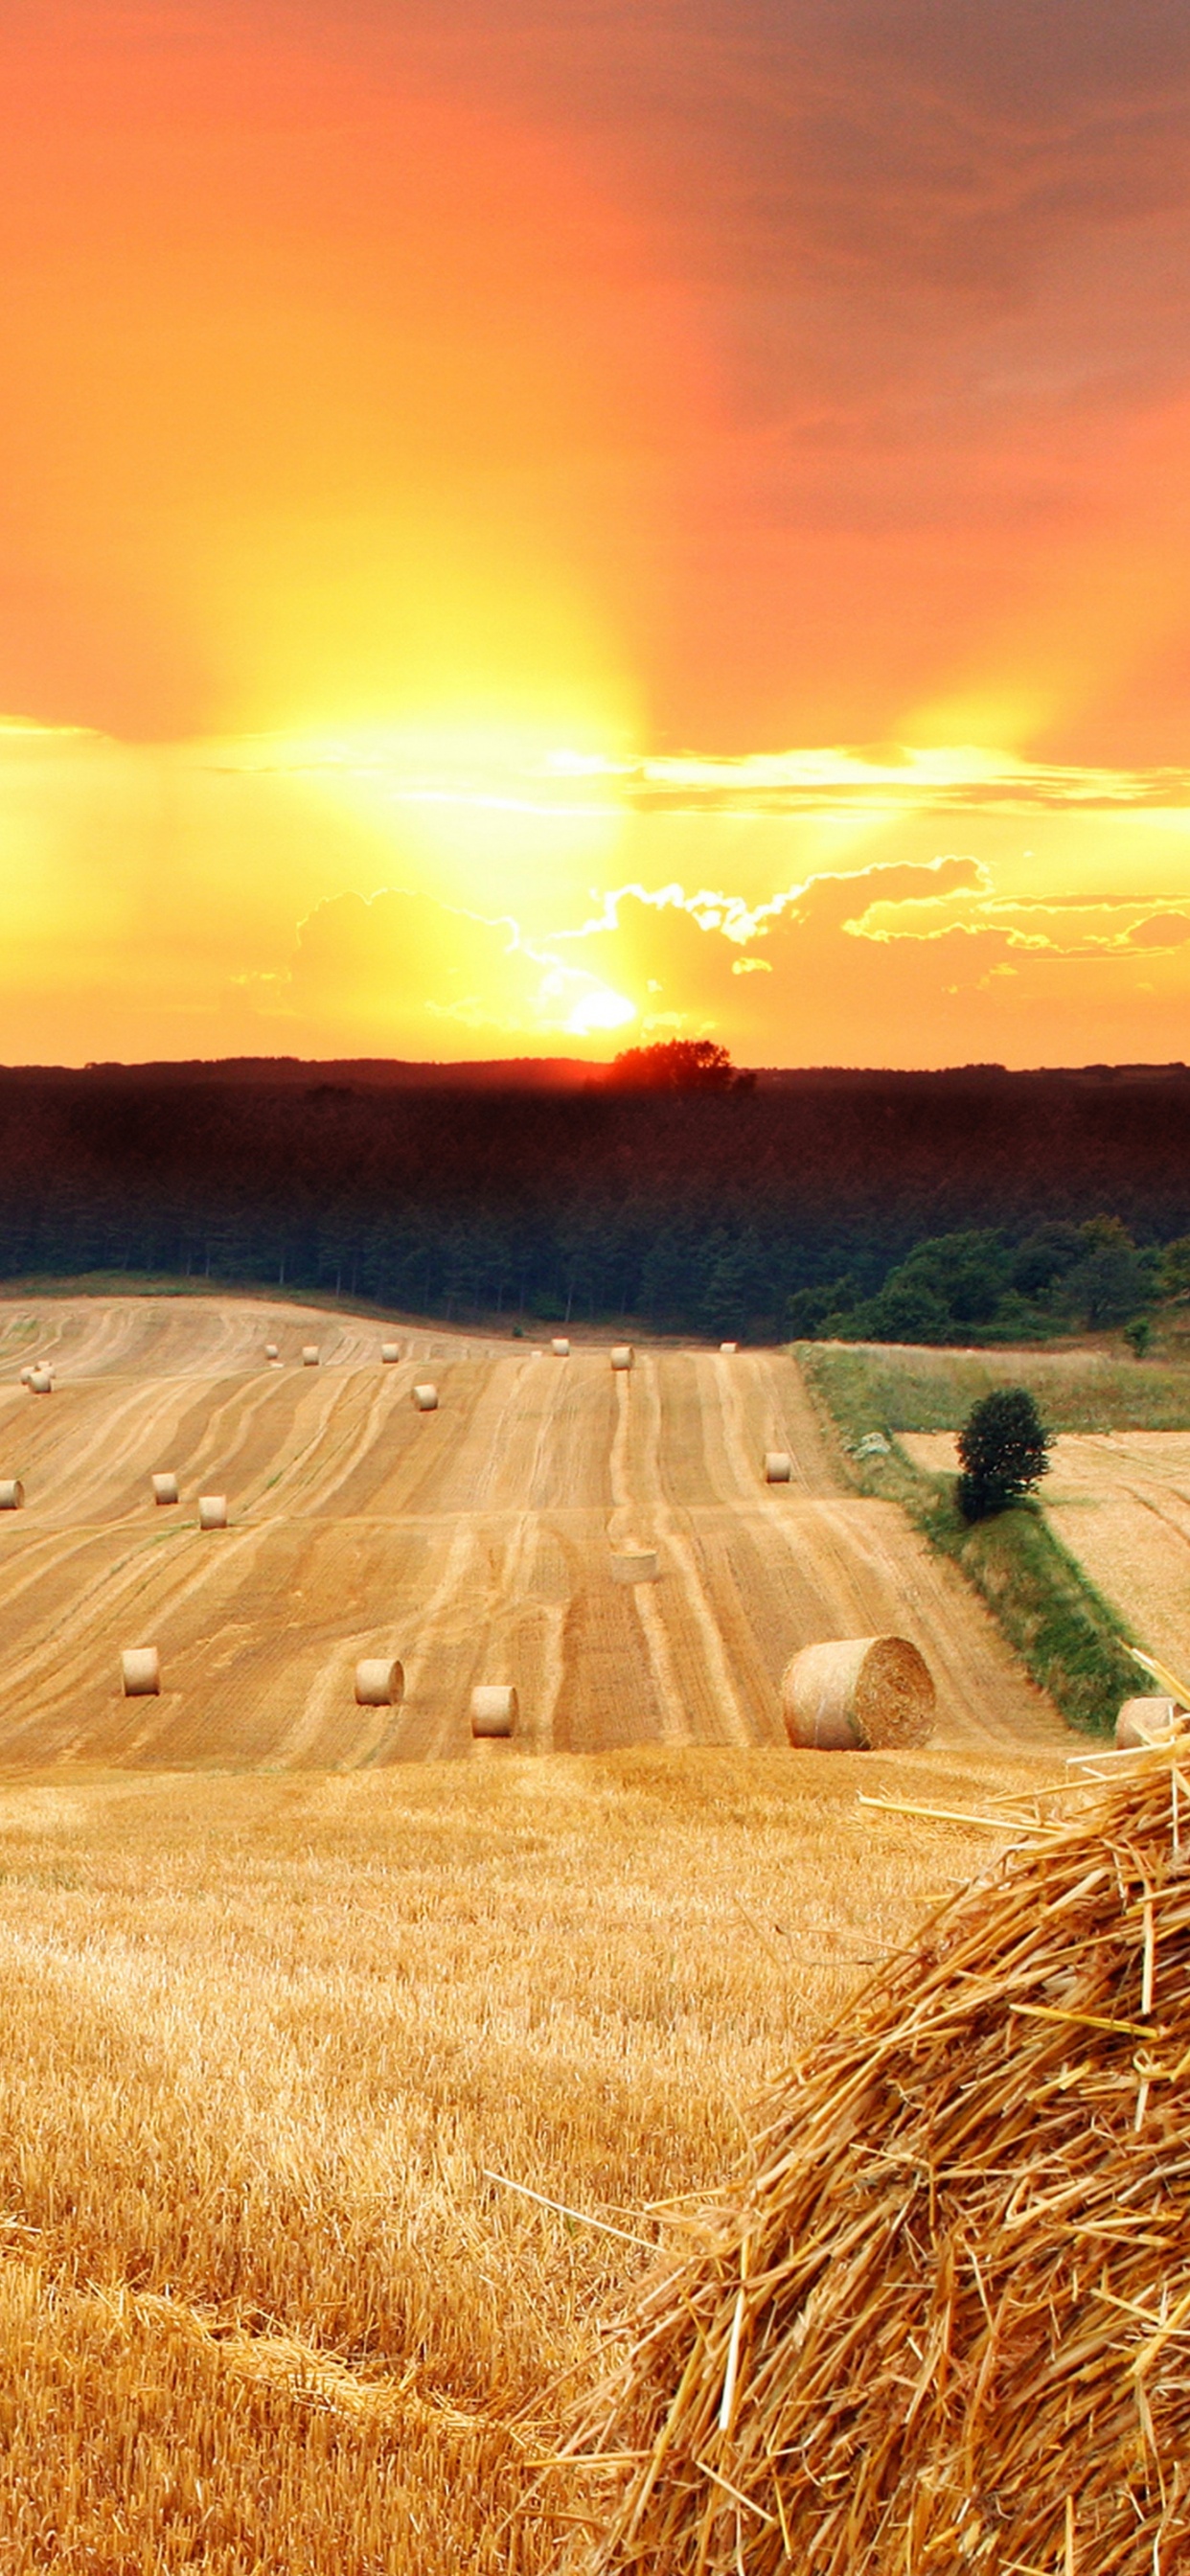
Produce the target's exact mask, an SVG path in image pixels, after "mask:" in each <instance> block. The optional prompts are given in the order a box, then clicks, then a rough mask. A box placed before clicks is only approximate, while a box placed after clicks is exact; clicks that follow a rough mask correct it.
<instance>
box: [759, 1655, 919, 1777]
mask: <svg viewBox="0 0 1190 2576" xmlns="http://www.w3.org/2000/svg"><path fill="white" fill-rule="evenodd" d="M934 1708H935V1692H934V1684H933V1680H932V1678H931V1675H930V1670H929V1666H928V1665H927V1663H926V1661H925V1658H924V1656H922V1655H920V1654H919V1653H918V1650H917V1647H916V1646H914V1645H911V1644H910V1642H909V1639H908V1637H828V1638H825V1639H824V1640H823V1641H822V1643H821V1644H819V1645H816V1646H803V1648H802V1651H801V1653H800V1655H794V1656H793V1658H792V1660H791V1661H790V1662H789V1663H788V1664H787V1665H786V1667H785V1671H784V1673H783V1675H782V1677H781V1713H782V1715H783V1717H784V1719H785V1732H786V1734H787V1735H788V1737H789V1741H790V1743H791V1744H797V1745H801V1746H803V1747H805V1748H806V1749H808V1750H816V1751H830V1752H834V1753H840V1752H842V1753H846V1752H865V1753H866V1752H870V1751H872V1749H873V1748H878V1749H880V1750H883V1751H888V1750H889V1749H890V1748H892V1747H893V1746H901V1745H906V1744H927V1743H928V1742H929V1739H930V1737H931V1735H932V1734H933V1731H934Z"/></svg>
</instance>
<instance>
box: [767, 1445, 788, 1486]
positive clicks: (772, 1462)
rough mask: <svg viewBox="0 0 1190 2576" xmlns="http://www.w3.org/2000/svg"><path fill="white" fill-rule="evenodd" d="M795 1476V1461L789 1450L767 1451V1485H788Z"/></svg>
mask: <svg viewBox="0 0 1190 2576" xmlns="http://www.w3.org/2000/svg"><path fill="white" fill-rule="evenodd" d="M792 1475H793V1460H792V1458H791V1457H790V1455H789V1451H788V1449H766V1450H765V1453H764V1481H765V1483H766V1485H787V1484H788V1483H789V1481H790V1479H791V1477H792Z"/></svg>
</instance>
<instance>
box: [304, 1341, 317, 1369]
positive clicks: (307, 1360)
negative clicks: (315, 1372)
mask: <svg viewBox="0 0 1190 2576" xmlns="http://www.w3.org/2000/svg"><path fill="white" fill-rule="evenodd" d="M317 1366H318V1345H317V1343H316V1342H303V1344H302V1367H303V1368H317Z"/></svg>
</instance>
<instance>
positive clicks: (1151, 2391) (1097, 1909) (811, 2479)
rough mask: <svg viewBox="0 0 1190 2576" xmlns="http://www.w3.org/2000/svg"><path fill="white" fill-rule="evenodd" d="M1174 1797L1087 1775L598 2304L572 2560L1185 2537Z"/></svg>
mask: <svg viewBox="0 0 1190 2576" xmlns="http://www.w3.org/2000/svg"><path fill="white" fill-rule="evenodd" d="M1184 1749H1185V1747H1184V1745H1183V1750H1184ZM1186 1790H1187V1782H1186V1779H1185V1778H1184V1777H1182V1776H1181V1775H1180V1774H1179V1771H1178V1768H1177V1755H1176V1749H1174V1748H1169V1749H1168V1750H1167V1751H1166V1752H1165V1753H1164V1758H1162V1757H1161V1756H1160V1755H1157V1754H1150V1755H1148V1756H1146V1757H1145V1759H1144V1762H1143V1763H1142V1764H1141V1765H1140V1766H1138V1767H1134V1768H1133V1769H1131V1770H1130V1771H1127V1772H1123V1771H1116V1772H1114V1773H1112V1774H1111V1775H1110V1776H1109V1777H1108V1778H1107V1779H1106V1780H1105V1781H1103V1782H1102V1783H1097V1784H1095V1785H1094V1786H1093V1787H1091V1788H1089V1787H1088V1784H1087V1783H1086V1781H1085V1780H1081V1781H1078V1782H1077V1783H1076V1784H1075V1785H1074V1786H1073V1787H1072V1789H1071V1791H1070V1793H1069V1804H1068V1809H1067V1812H1066V1815H1065V1820H1063V1817H1062V1815H1061V1813H1059V1815H1058V1816H1057V1817H1056V1819H1055V1826H1054V1829H1053V1830H1047V1831H1045V1832H1044V1833H1043V1834H1041V1835H1040V1836H1038V1835H1033V1834H1030V1835H1029V1836H1028V1838H1027V1840H1025V1841H1024V1842H1021V1843H1018V1844H1015V1845H1014V1846H1013V1847H1012V1848H1011V1849H1009V1850H1008V1851H1007V1852H1006V1853H1004V1854H1002V1855H1001V1857H1000V1858H999V1859H998V1860H997V1861H996V1862H995V1864H994V1865H993V1866H992V1867H991V1868H990V1870H989V1871H988V1872H987V1873H986V1874H985V1875H984V1876H983V1877H981V1878H980V1879H978V1880H977V1881H976V1882H975V1883H974V1885H971V1886H968V1887H965V1888H964V1889H963V1890H962V1891H961V1893H960V1894H959V1895H957V1896H955V1897H952V1898H951V1899H949V1900H948V1901H947V1902H946V1903H945V1904H944V1905H942V1906H941V1907H940V1908H939V1909H938V1910H937V1911H936V1912H935V1913H934V1914H933V1915H931V1916H930V1917H928V1918H927V1920H926V1921H925V1922H924V1923H923V1925H922V1927H921V1930H920V1932H919V1936H918V1939H917V1941H916V1944H915V1945H914V1947H913V1949H912V1951H911V1952H910V1953H908V1954H906V1955H903V1956H901V1957H899V1958H898V1959H897V1960H896V1961H894V1962H892V1963H891V1964H890V1965H889V1966H888V1967H886V1968H885V1969H883V1970H882V1971H881V1972H880V1973H879V1974H878V1975H877V1976H875V1977H874V1978H872V1979H871V1981H870V1982H869V1983H868V1984H867V1985H866V1986H865V1987H864V1988H863V1990H862V1991H861V1993H860V1994H859V1995H858V1996H857V1997H856V1998H855V1999H854V2001H853V2002H852V2004H851V2005H850V2006H849V2008H848V2010H847V2012H846V2014H845V2016H844V2018H843V2020H842V2022H841V2023H840V2025H839V2026H838V2028H837V2029H836V2030H834V2031H833V2032H831V2033H828V2035H827V2036H826V2037H825V2038H824V2039H823V2040H822V2041H821V2042H820V2043H819V2044H818V2046H817V2047H816V2048H815V2049H813V2050H812V2051H811V2052H810V2053H809V2054H808V2055H806V2056H805V2057H803V2058H801V2059H799V2060H798V2061H796V2062H795V2063H794V2065H793V2066H792V2067H790V2069H789V2070H788V2071H787V2073H786V2075H785V2076H784V2077H783V2079H782V2081H781V2083H780V2085H779V2087H778V2088H777V2091H776V2093H775V2095H774V2096H773V2098H772V2100H771V2101H770V2102H769V2104H768V2105H767V2109H766V2113H765V2126H764V2129H763V2133H762V2135H761V2137H760V2140H759V2143H758V2145H757V2146H756V2147H755V2148H754V2150H753V2154H752V2158H751V2161H750V2163H749V2165H748V2166H747V2167H746V2168H745V2170H744V2171H743V2173H742V2174H741V2175H740V2176H739V2177H738V2178H737V2180H736V2182H735V2184H734V2185H733V2187H732V2189H731V2191H730V2192H728V2193H726V2194H725V2195H724V2197H723V2198H722V2199H721V2200H720V2201H719V2202H718V2203H717V2204H716V2205H715V2206H714V2207H713V2208H710V2209H707V2210H706V2211H704V2213H703V2216H702V2220H701V2223H699V2222H697V2221H691V2222H690V2225H691V2228H692V2229H693V2233H692V2234H688V2236H687V2240H686V2241H687V2244H688V2246H691V2247H692V2249H693V2250H688V2251H687V2252H685V2253H684V2254H683V2255H682V2256H681V2258H680V2259H678V2260H677V2261H675V2259H674V2257H673V2255H672V2253H670V2254H668V2255H667V2256H665V2257H663V2258H661V2259H660V2260H655V2262H654V2264H653V2265H652V2267H651V2268H650V2269H649V2271H648V2272H647V2273H646V2276H645V2278H644V2281H643V2283H642V2285H641V2288H640V2290H639V2292H638V2293H637V2295H636V2300H635V2304H634V2306H633V2308H632V2310H631V2313H630V2314H629V2316H628V2317H627V2318H626V2319H623V2320H621V2321H619V2322H618V2323H617V2324H616V2325H615V2326H614V2327H613V2328H612V2329H611V2335H612V2366H611V2368H610V2370H609V2373H608V2376H607V2377H606V2379H605V2380H604V2382H603V2384H602V2386H601V2388H600V2389H599V2390H598V2391H597V2392H596V2394H595V2396H594V2397H593V2398H590V2399H588V2401H587V2403H586V2405H585V2406H584V2408H583V2410H582V2413H581V2417H580V2419H579V2421H578V2422H577V2424H576V2428H575V2433H574V2438H573V2452H574V2455H575V2457H574V2465H573V2468H572V2469H571V2470H570V2472H569V2477H570V2486H569V2491H568V2493H567V2496H566V2499H565V2501H566V2504H567V2506H568V2507H569V2509H570V2510H571V2511H573V2510H574V2506H575V2502H576V2496H575V2489H576V2487H580V2486H581V2485H582V2483H583V2481H584V2480H586V2479H587V2478H588V2477H589V2476H590V2475H591V2474H593V2471H592V2469H591V2467H590V2465H589V2464H590V2461H591V2455H592V2454H595V2455H597V2457H598V2458H599V2459H601V2461H602V2464H603V2466H604V2468H605V2469H610V2467H611V2463H612V2462H613V2460H614V2461H615V2463H616V2466H615V2469H614V2473H613V2474H610V2475H607V2476H601V2477H600V2480H599V2494H600V2499H601V2501H600V2506H599V2510H598V2511H597V2513H596V2515H595V2517H594V2522H593V2525H592V2534H591V2535H590V2536H588V2537H587V2538H586V2539H584V2540H583V2541H582V2542H581V2543H580V2542H579V2541H577V2540H576V2539H572V2540H571V2541H569V2542H568V2543H567V2544H566V2547H567V2549H568V2551H569V2555H566V2556H565V2558H564V2562H562V2563H564V2564H565V2565H566V2566H567V2568H571V2569H582V2570H585V2571H587V2576H595V2571H599V2576H612V2571H616V2576H628V2571H630V2570H631V2571H644V2570H648V2571H650V2576H654V2571H657V2576H660V2571H664V2576H739V2571H740V2570H741V2569H742V2570H744V2571H746V2576H777V2571H778V2570H783V2569H785V2568H787V2567H788V2566H789V2564H790V2563H791V2562H792V2563H793V2564H795V2565H797V2566H799V2567H802V2568H805V2569H806V2570H808V2571H812V2576H951V2571H959V2570H961V2571H963V2576H1010V2571H1011V2570H1014V2569H1030V2568H1031V2569H1035V2570H1037V2571H1039V2576H1041V2571H1043V2572H1044V2576H1066V2571H1069V2570H1071V2569H1073V2570H1074V2571H1075V2576H1092V2571H1094V2576H1155V2571H1156V2576H1176V2570H1177V2569H1178V2568H1180V2567H1182V2566H1186V2565H1190V2470H1188V2468H1187V2465H1186V2464H1187V2462H1188V2461H1190V2242H1188V2238H1187V2230H1186V2226H1185V2216H1184V2212H1185V2202H1186V2194H1187V2188H1188V2187H1190V2099H1188V2098H1187V2090H1186V2086H1187V2077H1188V2076H1190V1868H1188V1867H1187V1866H1186V1865H1185V1862H1184V1858H1183V1853H1182V1851H1181V1850H1180V1849H1179V1847H1178V1843H1177V1840H1176V1836H1175V1820H1176V1811H1175V1800H1176V1799H1177V1798H1178V1797H1179V1796H1180V1797H1181V1799H1182V1800H1183V1802H1184V1800H1185V1795H1186ZM1008 1830H1012V1828H1011V1826H1009V1827H1008ZM580 2455H581V2457H580ZM580 2500H589V2499H588V2498H587V2497H586V2496H585V2494H584V2497H583V2499H580Z"/></svg>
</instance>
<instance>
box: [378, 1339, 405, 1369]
mask: <svg viewBox="0 0 1190 2576" xmlns="http://www.w3.org/2000/svg"><path fill="white" fill-rule="evenodd" d="M380 1356H381V1359H382V1360H383V1362H384V1365H385V1367H386V1368H391V1367H392V1365H393V1362H394V1360H399V1359H400V1356H401V1345H400V1343H399V1342H382V1343H381V1345H380Z"/></svg>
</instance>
